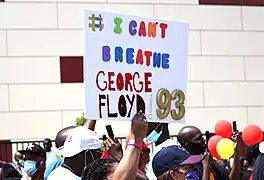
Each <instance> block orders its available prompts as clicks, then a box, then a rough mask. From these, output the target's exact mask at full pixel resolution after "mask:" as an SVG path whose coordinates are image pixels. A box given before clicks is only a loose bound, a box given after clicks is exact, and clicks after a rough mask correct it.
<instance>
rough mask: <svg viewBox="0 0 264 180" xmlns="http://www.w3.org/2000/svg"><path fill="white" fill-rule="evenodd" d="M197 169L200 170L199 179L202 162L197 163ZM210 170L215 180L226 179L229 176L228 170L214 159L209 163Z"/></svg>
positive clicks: (201, 172) (201, 173)
mask: <svg viewBox="0 0 264 180" xmlns="http://www.w3.org/2000/svg"><path fill="white" fill-rule="evenodd" d="M197 169H198V170H199V172H200V175H201V179H202V176H203V164H202V163H200V164H199V165H197ZM211 171H212V173H213V174H214V179H215V180H227V179H228V176H229V171H228V170H227V169H225V168H224V167H223V166H221V165H219V164H218V163H217V162H216V161H215V160H213V162H212V164H211Z"/></svg>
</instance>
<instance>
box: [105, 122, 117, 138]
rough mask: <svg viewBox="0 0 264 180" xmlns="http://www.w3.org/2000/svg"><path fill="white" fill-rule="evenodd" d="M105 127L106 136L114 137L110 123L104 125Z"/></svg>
mask: <svg viewBox="0 0 264 180" xmlns="http://www.w3.org/2000/svg"><path fill="white" fill-rule="evenodd" d="M105 128H106V131H107V134H108V136H109V137H110V138H111V139H115V135H114V132H113V129H112V126H111V125H106V126H105Z"/></svg>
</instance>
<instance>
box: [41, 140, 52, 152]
mask: <svg viewBox="0 0 264 180" xmlns="http://www.w3.org/2000/svg"><path fill="white" fill-rule="evenodd" d="M43 146H44V150H45V151H46V152H50V151H51V147H52V142H51V139H49V138H46V139H44V141H43Z"/></svg>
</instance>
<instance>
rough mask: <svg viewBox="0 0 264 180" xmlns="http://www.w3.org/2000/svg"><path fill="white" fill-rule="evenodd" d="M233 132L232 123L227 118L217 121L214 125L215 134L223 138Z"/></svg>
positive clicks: (228, 136)
mask: <svg viewBox="0 0 264 180" xmlns="http://www.w3.org/2000/svg"><path fill="white" fill-rule="evenodd" d="M232 133H233V129H232V125H231V123H230V122H229V121H227V120H221V121H218V122H217V123H216V125H215V134H216V135H219V136H222V137H223V138H230V137H231V135H232Z"/></svg>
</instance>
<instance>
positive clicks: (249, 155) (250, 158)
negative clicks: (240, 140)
mask: <svg viewBox="0 0 264 180" xmlns="http://www.w3.org/2000/svg"><path fill="white" fill-rule="evenodd" d="M259 154H260V151H259V144H256V145H253V146H249V147H248V148H247V149H246V152H245V159H246V160H247V162H248V165H249V166H253V165H254V161H255V160H256V159H257V158H258V156H259Z"/></svg>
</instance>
